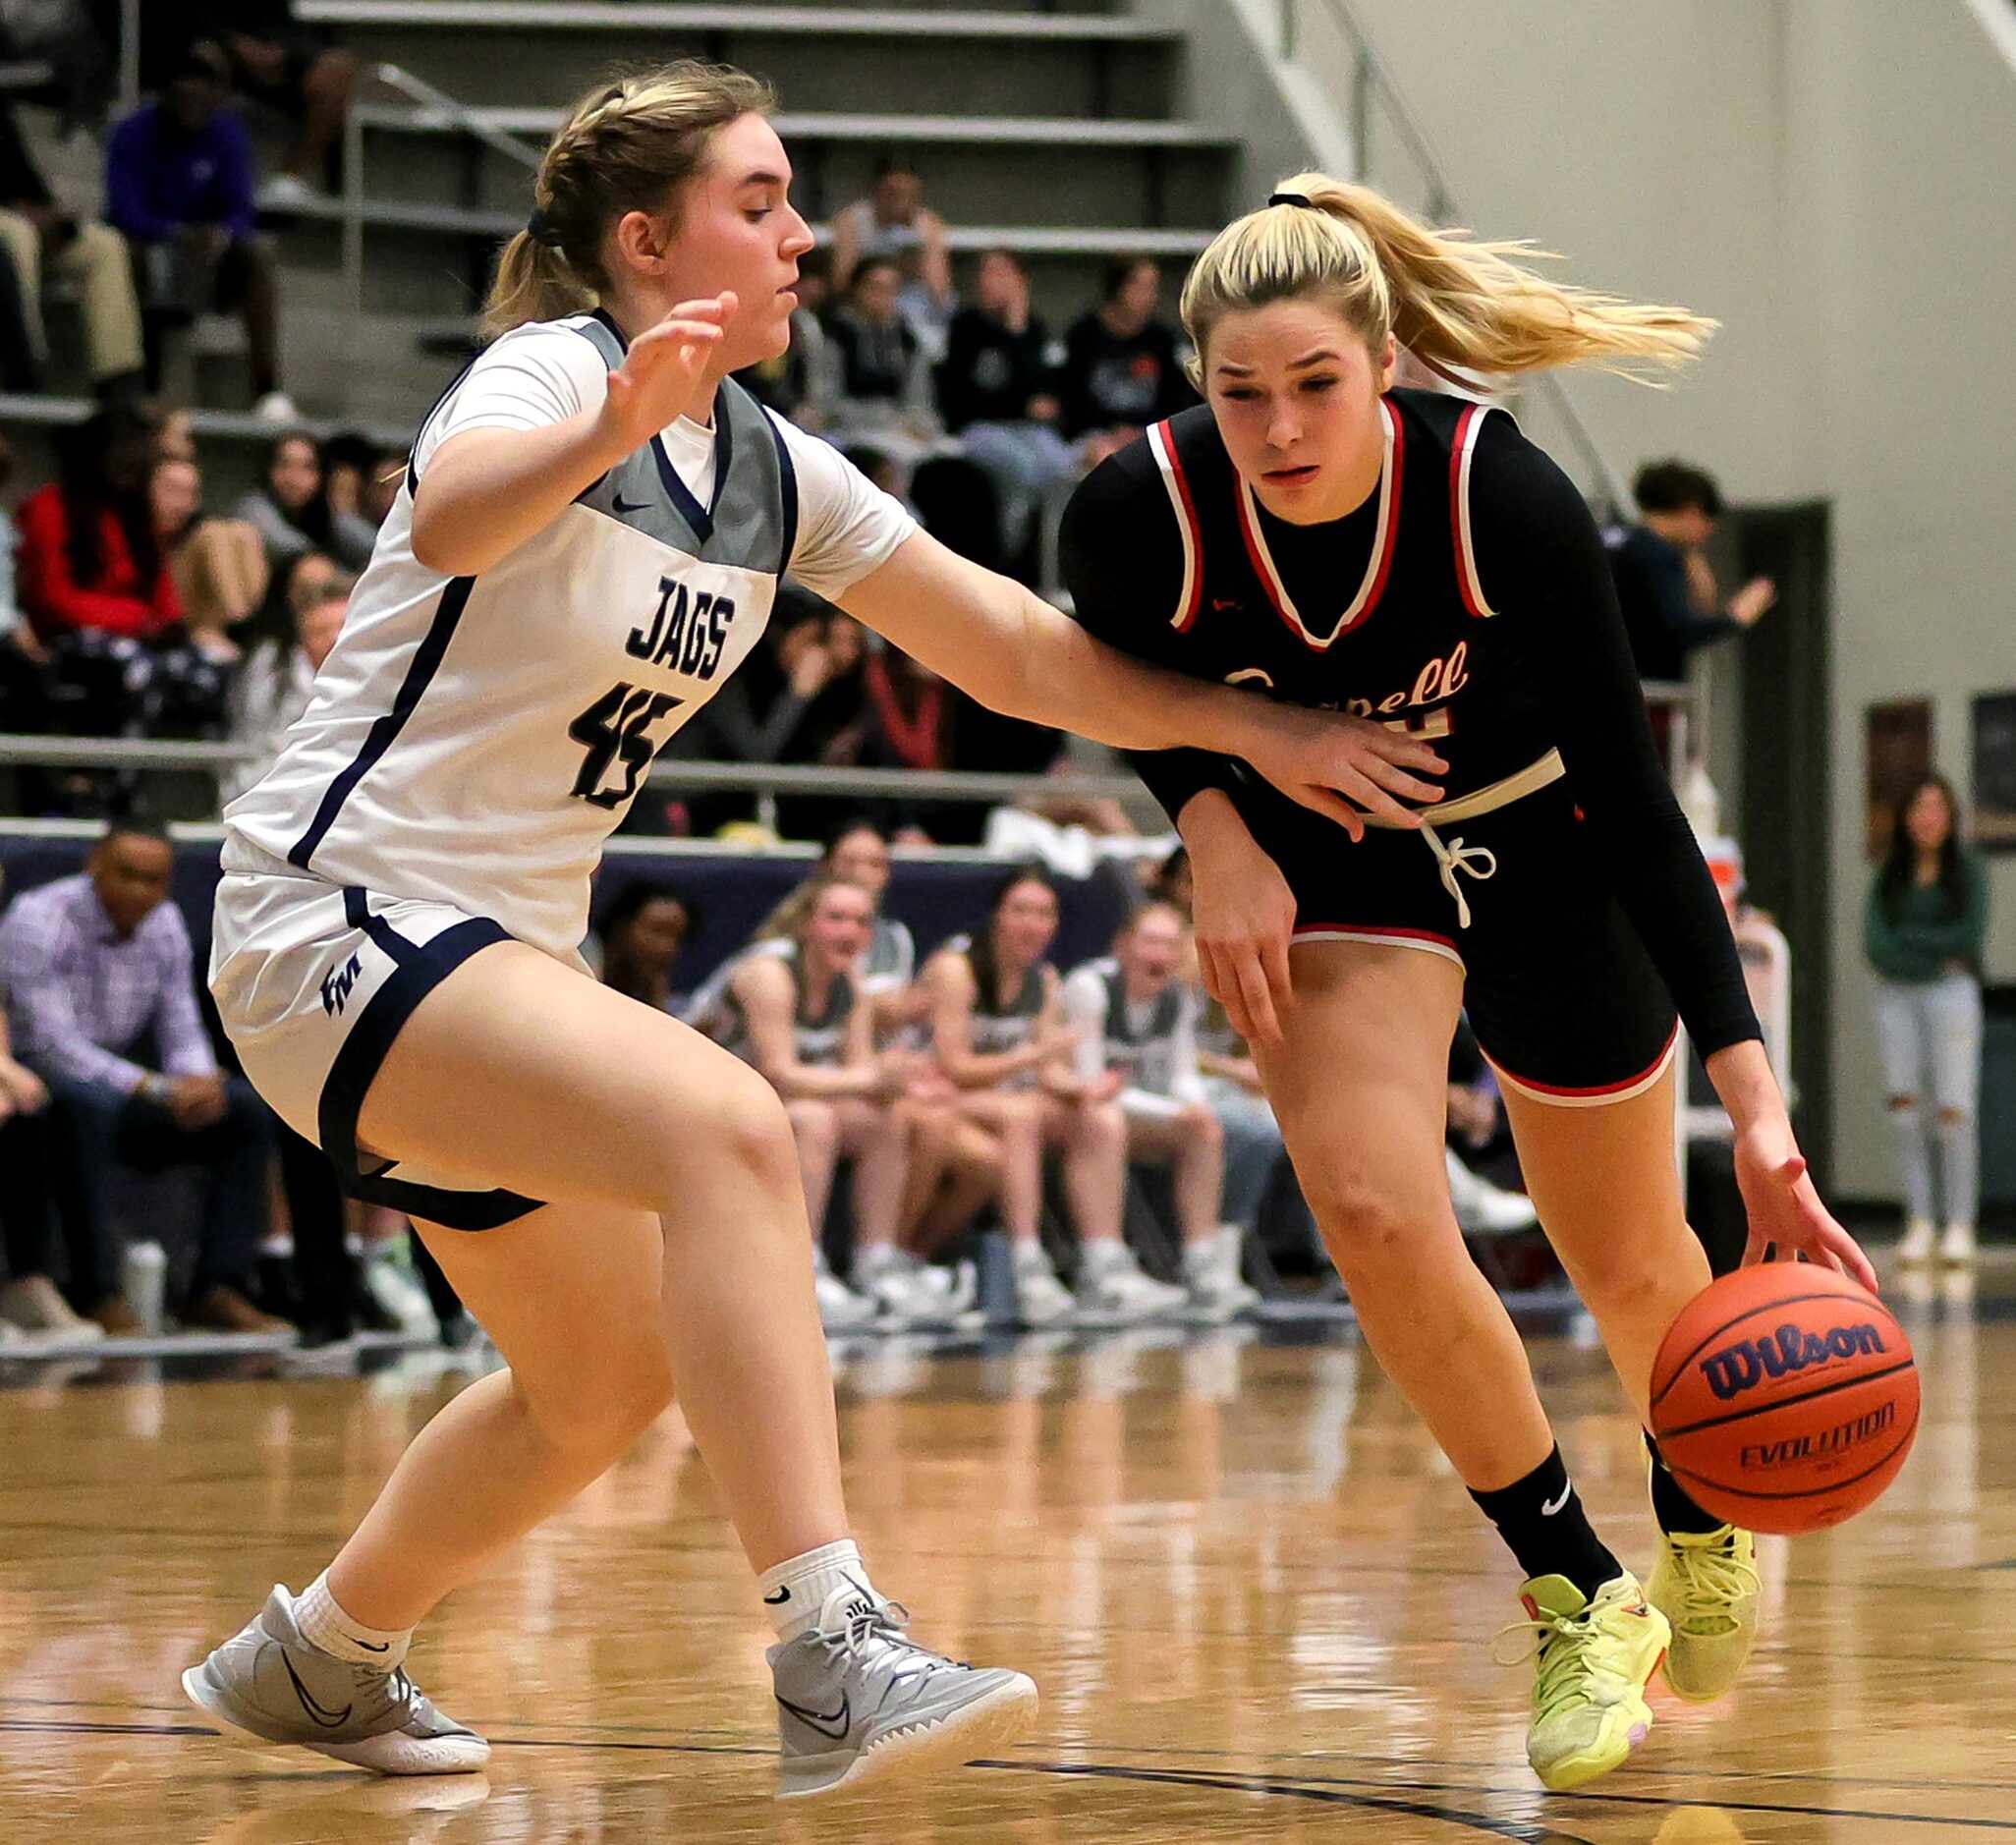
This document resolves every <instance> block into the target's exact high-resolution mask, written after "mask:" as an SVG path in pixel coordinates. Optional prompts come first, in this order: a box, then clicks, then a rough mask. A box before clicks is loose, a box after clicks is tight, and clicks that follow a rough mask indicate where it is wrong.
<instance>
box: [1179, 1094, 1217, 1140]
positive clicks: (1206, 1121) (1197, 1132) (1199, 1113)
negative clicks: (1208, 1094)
mask: <svg viewBox="0 0 2016 1845" xmlns="http://www.w3.org/2000/svg"><path fill="white" fill-rule="evenodd" d="M1183 1132H1184V1134H1185V1136H1186V1137H1188V1138H1189V1139H1191V1140H1193V1141H1194V1142H1195V1143H1196V1144H1197V1145H1199V1146H1208V1147H1211V1148H1213V1149H1214V1150H1216V1151H1218V1152H1223V1151H1224V1150H1225V1126H1224V1123H1223V1122H1221V1121H1220V1120H1219V1119H1218V1117H1217V1116H1216V1115H1215V1114H1213V1113H1212V1112H1211V1111H1210V1109H1208V1108H1207V1107H1205V1106H1204V1103H1202V1102H1197V1103H1194V1104H1193V1105H1192V1106H1191V1107H1189V1108H1187V1109H1185V1110H1184V1112H1183Z"/></svg>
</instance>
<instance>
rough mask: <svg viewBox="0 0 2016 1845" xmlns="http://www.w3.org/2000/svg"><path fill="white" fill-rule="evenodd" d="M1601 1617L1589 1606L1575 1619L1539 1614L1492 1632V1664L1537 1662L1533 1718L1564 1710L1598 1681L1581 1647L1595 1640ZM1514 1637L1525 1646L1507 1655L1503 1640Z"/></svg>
mask: <svg viewBox="0 0 2016 1845" xmlns="http://www.w3.org/2000/svg"><path fill="white" fill-rule="evenodd" d="M1602 1613H1603V1610H1602V1609H1601V1608H1600V1607H1599V1606H1598V1605H1597V1604H1596V1602H1594V1601H1592V1602H1591V1603H1590V1604H1589V1606H1588V1607H1586V1608H1584V1609H1583V1610H1582V1612H1581V1613H1580V1614H1549V1613H1546V1612H1541V1613H1540V1614H1537V1615H1531V1616H1529V1617H1528V1618H1527V1619H1526V1620H1523V1621H1512V1622H1508V1623H1507V1624H1506V1625H1505V1626H1504V1627H1501V1628H1500V1629H1499V1630H1498V1633H1497V1638H1496V1639H1495V1640H1494V1641H1493V1643H1492V1646H1491V1657H1492V1659H1493V1660H1494V1661H1495V1662H1496V1663H1497V1664H1499V1665H1504V1666H1511V1665H1523V1664H1524V1663H1525V1662H1526V1661H1527V1660H1528V1659H1531V1658H1533V1657H1535V1655H1536V1654H1537V1655H1538V1656H1539V1660H1540V1664H1539V1666H1538V1668H1537V1670H1536V1673H1535V1677H1534V1686H1533V1711H1534V1715H1535V1717H1536V1718H1540V1719H1544V1718H1546V1717H1549V1716H1552V1715H1553V1714H1554V1712H1555V1711H1557V1710H1559V1709H1560V1708H1561V1707H1562V1706H1563V1705H1568V1704H1571V1703H1573V1702H1574V1701H1575V1699H1576V1698H1577V1697H1579V1696H1583V1695H1585V1694H1586V1693H1587V1692H1588V1689H1589V1686H1590V1682H1591V1681H1592V1680H1593V1679H1595V1678H1596V1676H1597V1675H1598V1668H1597V1666H1596V1661H1595V1660H1594V1658H1592V1656H1591V1653H1590V1649H1589V1647H1588V1645H1587V1643H1588V1642H1590V1641H1592V1640H1595V1639H1596V1638H1598V1636H1599V1635H1600V1632H1601V1626H1600V1620H1599V1617H1600V1615H1601V1614H1602ZM1515 1634H1516V1635H1523V1636H1525V1638H1526V1645H1525V1646H1523V1647H1522V1648H1520V1649H1519V1650H1518V1651H1516V1652H1513V1653H1509V1654H1508V1653H1507V1652H1506V1651H1505V1649H1504V1646H1505V1640H1506V1637H1507V1636H1508V1635H1515Z"/></svg>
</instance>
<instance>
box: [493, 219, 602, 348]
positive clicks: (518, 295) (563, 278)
mask: <svg viewBox="0 0 2016 1845" xmlns="http://www.w3.org/2000/svg"><path fill="white" fill-rule="evenodd" d="M594 305H595V291H594V290H593V289H591V288H589V287H588V284H587V283H586V282H584V281H583V280H582V279H581V277H580V276H578V275H576V274H575V273H574V271H573V270H572V269H571V268H570V267H569V266H568V263H567V258H566V257H565V256H563V255H561V253H560V252H558V251H557V250H555V249H554V248H553V247H552V246H551V245H550V244H542V243H540V242H539V241H538V240H537V239H536V238H534V237H533V236H532V233H531V232H530V231H520V232H519V233H518V234H517V235H516V236H514V237H513V238H512V239H511V241H510V242H509V243H508V244H506V245H505V246H504V248H503V250H502V252H500V253H499V254H498V257H497V274H496V277H495V279H494V280H492V282H491V283H490V294H489V299H488V300H487V301H486V302H485V303H484V304H483V313H482V319H481V320H480V322H478V331H480V333H481V334H482V336H483V338H485V339H495V338H496V336H497V335H498V334H500V333H508V332H510V331H511V329H512V328H513V327H522V326H524V325H525V323H526V322H527V321H528V320H558V319H559V318H560V317H561V316H562V315H563V314H575V313H580V312H582V311H583V310H584V309H585V308H588V307H593V306H594Z"/></svg>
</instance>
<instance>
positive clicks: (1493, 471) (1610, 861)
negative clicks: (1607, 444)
mask: <svg viewBox="0 0 2016 1845" xmlns="http://www.w3.org/2000/svg"><path fill="white" fill-rule="evenodd" d="M1471 519H1472V524H1473V528H1474V530H1475V531H1476V534H1477V549H1478V556H1479V559H1480V564H1479V569H1480V572H1481V574H1482V577H1483V580H1484V597H1485V600H1486V601H1487V602H1488V603H1489V604H1490V605H1491V607H1493V608H1494V609H1496V610H1498V611H1499V615H1498V619H1499V620H1502V621H1505V622H1508V623H1512V624H1515V626H1514V628H1513V633H1514V636H1515V637H1516V640H1517V643H1518V646H1519V649H1520V651H1521V653H1522V654H1523V655H1524V657H1525V659H1526V661H1527V664H1528V666H1529V667H1530V669H1531V671H1532V673H1533V676H1534V678H1535V680H1536V681H1537V682H1538V684H1539V687H1540V697H1541V699H1542V700H1543V702H1544V704H1545V706H1546V709H1547V713H1548V717H1549V719H1550V722H1551V727H1552V730H1553V733H1554V741H1555V743H1556V745H1557V746H1558V747H1559V749H1560V752H1561V759H1562V761H1563V762H1564V763H1565V764H1566V765H1567V769H1568V781H1569V786H1570V787H1571V788H1572V789H1573V791H1574V794H1575V799H1576V802H1577V804H1578V805H1579V806H1580V807H1581V809H1582V811H1583V814H1584V815H1585V818H1586V821H1587V824H1588V825H1589V827H1590V829H1591V832H1592V834H1593V836H1594V839H1595V842H1596V847H1597V849H1598V851H1599V852H1600V853H1601V855H1602V858H1603V861H1604V863H1605V864H1606V865H1607V867H1609V873H1610V878H1611V882H1612V885H1613V887H1614V888H1615V890H1616V892H1617V896H1618V900H1619V901H1620V902H1621V903H1622V904H1623V906H1624V911H1625V914H1626V915H1627V916H1629V917H1630V919H1631V922H1632V925H1633V926H1634V927H1635V928H1636V929H1637V930H1638V933H1639V936H1640V938H1641V939H1642V940H1643V941H1644V943H1645V945H1646V949H1647V951H1648V952H1649V953H1650V954H1651V956H1652V963H1653V965H1654V966H1655V967H1656V968H1657V969H1658V971H1659V974H1660V977H1661V978H1663V979H1664V980H1665V982H1666V987H1667V990H1668V991H1669V992H1670V993H1671V994H1672V995H1673V1003H1674V1004H1675V1005H1676V1006H1677V1007H1678V1008H1679V1009H1680V1016H1681V1017H1682V1018H1683V1019H1684V1020H1686V1022H1687V1030H1688V1032H1689V1034H1691V1035H1692V1037H1693V1038H1694V1041H1695V1044H1696V1046H1697V1047H1698V1048H1699V1049H1700V1051H1701V1052H1702V1054H1703V1055H1704V1056H1707V1055H1708V1053H1710V1052H1712V1051H1717V1050H1721V1049H1723V1048H1724V1047H1725V1046H1727V1045H1730V1044H1734V1043H1738V1042H1740V1041H1741V1040H1742V1039H1744V1038H1752V1037H1762V1036H1763V1035H1764V1034H1763V1032H1762V1031H1761V1030H1760V1028H1759V1026H1758V1022H1757V1014H1756V1012H1755V1010H1754V1009H1753V1008H1752V1006H1751V1003H1750V993H1749V990H1748V989H1747V988H1746V986H1745V985H1744V981H1743V968H1742V964H1741V963H1740V962H1739V961H1738V960H1737V957H1736V943H1735V940H1734V938H1733V937H1732V936H1731V935H1730V933H1729V923H1728V919H1727V917H1726V916H1725V915H1724V913H1723V910H1722V901H1721V898H1720V897H1719V896H1718V895H1717V894H1716V892H1715V886H1714V880H1713V878H1711V877H1710V876H1709V875H1708V866H1707V864H1706V862H1705V861H1704V860H1703V858H1702V856H1701V847H1700V845H1699V843H1698V842H1697V841H1696V839H1695V837H1694V829H1693V828H1692V827H1691V826H1690V825H1689V824H1688V822H1687V817H1686V815H1685V814H1683V813H1682V812H1681V811H1680V804H1679V803H1678V802H1677V801H1676V800H1675V799H1674V798H1673V790H1672V788H1671V786H1670V785H1669V784H1668V783H1667V780H1666V775H1665V771H1664V769H1663V767H1662V766H1661V764H1660V762H1659V758H1658V753H1657V752H1656V750H1655V749H1654V748H1653V746H1652V726H1651V724H1650V723H1649V721H1648V720H1647V717H1646V712H1645V699H1644V698H1643V696H1642V695H1641V694H1640V692H1639V688H1638V674H1637V671H1636V669H1635V668H1634V666H1633V663H1632V658H1631V648H1630V645H1629V643H1627V642H1626V640H1625V637H1624V620H1623V616H1622V615H1621V614H1620V613H1619V611H1618V607H1617V592H1616V587H1615V586H1614V584H1613V583H1612V582H1611V579H1610V569H1609V562H1608V559H1607V558H1606V557H1605V556H1604V554H1603V546H1602V539H1601V538H1600V537H1599V536H1598V535H1597V532H1596V522H1595V520H1594V519H1592V518H1591V516H1590V512H1589V508H1588V507H1587V506H1586V505H1585V504H1584V503H1583V499H1582V496H1581V494H1580V493H1578V492H1577V491H1576V489H1575V486H1574V483H1573V482H1572V481H1570V480H1569V478H1568V476H1567V475H1564V474H1563V473H1562V472H1561V471H1560V469H1559V468H1557V467H1556V466H1555V465H1554V463H1553V462H1552V460H1550V459H1549V458H1548V457H1547V456H1546V455H1545V454H1544V453H1542V452H1541V451H1540V449H1539V448H1536V447H1535V446H1534V445H1533V444H1532V443H1531V442H1529V441H1528V440H1527V439H1526V438H1525V437H1524V436H1523V435H1521V434H1520V433H1519V430H1518V429H1517V427H1516V426H1515V425H1514V424H1513V422H1512V420H1511V419H1510V418H1508V417H1492V418H1490V419H1488V420H1487V421H1486V423H1485V425H1484V431H1483V433H1482V434H1481V436H1480V437H1479V440H1478V445H1477V459H1476V463H1475V466H1474V468H1473V471H1472V475H1471Z"/></svg>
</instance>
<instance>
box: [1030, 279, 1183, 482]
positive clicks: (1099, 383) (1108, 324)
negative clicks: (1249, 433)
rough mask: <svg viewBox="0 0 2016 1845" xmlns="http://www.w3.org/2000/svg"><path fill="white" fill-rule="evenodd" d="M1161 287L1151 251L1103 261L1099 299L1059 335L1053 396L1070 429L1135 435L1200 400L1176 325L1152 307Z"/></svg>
mask: <svg viewBox="0 0 2016 1845" xmlns="http://www.w3.org/2000/svg"><path fill="white" fill-rule="evenodd" d="M1161 292H1162V270H1161V265H1160V264H1159V263H1157V262H1155V261H1154V260H1153V259H1152V258H1151V257H1148V256H1123V257H1120V258H1119V259H1118V260H1116V261H1114V262H1112V263H1109V264H1108V265H1107V267H1106V286H1105V292H1104V295H1103V296H1102V298H1101V300H1100V302H1099V305H1098V307H1094V308H1093V309H1092V311H1091V312H1090V313H1087V314H1086V315H1084V316H1083V317H1082V318H1081V319H1080V320H1079V321H1078V322H1077V323H1076V324H1075V325H1074V326H1073V327H1072V328H1071V331H1070V332H1069V333H1067V334H1066V335H1065V336H1064V363H1063V365H1062V366H1061V367H1060V369H1059V371H1058V374H1057V398H1058V402H1059V404H1060V406H1061V408H1062V413H1063V430H1064V433H1065V434H1066V435H1067V436H1070V437H1072V438H1073V439H1074V440H1075V439H1077V438H1078V437H1080V436H1094V437H1098V438H1101V439H1102V440H1103V441H1106V442H1109V443H1110V442H1118V441H1127V440H1132V439H1133V437H1134V436H1136V435H1138V434H1139V433H1140V432H1141V430H1142V429H1143V428H1144V427H1146V426H1147V425H1148V423H1151V422H1156V421H1159V420H1160V419H1162V418H1164V417H1169V416H1173V415H1175V413H1176V412H1177V411H1179V410H1183V409H1185V408H1187V407H1188V406H1189V405H1192V404H1194V403H1196V402H1197V394H1196V392H1194V391H1193V390H1192V389H1191V388H1190V385H1189V383H1188V382H1187V380H1186V379H1185V378H1184V375H1183V363H1182V356H1181V353H1180V350H1179V346H1178V341H1177V336H1176V330H1175V328H1173V327H1172V326H1170V325H1169V323H1168V322H1167V321H1166V320H1163V319H1161V318H1159V317H1158V316H1157V315H1156V313H1155V305H1156V303H1157V302H1158V301H1159V300H1160V298H1161Z"/></svg>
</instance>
